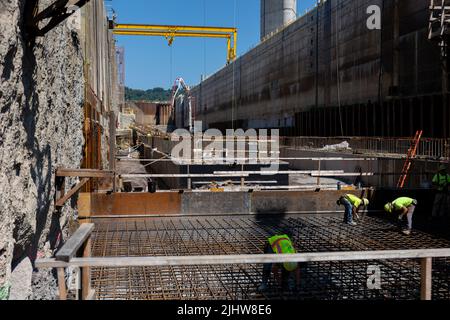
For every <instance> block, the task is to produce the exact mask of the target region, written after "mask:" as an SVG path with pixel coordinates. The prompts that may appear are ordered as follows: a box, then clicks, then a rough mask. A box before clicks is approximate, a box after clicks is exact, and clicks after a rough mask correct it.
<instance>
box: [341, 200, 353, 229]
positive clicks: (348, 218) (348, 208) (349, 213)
mask: <svg viewBox="0 0 450 320" xmlns="http://www.w3.org/2000/svg"><path fill="white" fill-rule="evenodd" d="M341 204H343V205H344V207H345V214H344V222H345V223H352V222H353V205H352V204H351V202H350V201H348V199H346V198H344V197H342V198H341Z"/></svg>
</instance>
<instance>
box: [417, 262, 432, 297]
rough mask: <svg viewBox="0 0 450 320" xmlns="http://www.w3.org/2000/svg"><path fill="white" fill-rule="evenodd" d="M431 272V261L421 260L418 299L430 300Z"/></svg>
mask: <svg viewBox="0 0 450 320" xmlns="http://www.w3.org/2000/svg"><path fill="white" fill-rule="evenodd" d="M432 271H433V259H432V258H423V259H422V260H421V261H420V283H421V289H420V299H421V300H428V301H429V300H431V298H432V295H431V294H432V283H433V280H432Z"/></svg>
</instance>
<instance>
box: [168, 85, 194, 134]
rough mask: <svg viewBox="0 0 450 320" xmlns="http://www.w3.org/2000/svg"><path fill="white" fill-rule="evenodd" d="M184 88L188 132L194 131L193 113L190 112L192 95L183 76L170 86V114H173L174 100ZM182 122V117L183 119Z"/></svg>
mask: <svg viewBox="0 0 450 320" xmlns="http://www.w3.org/2000/svg"><path fill="white" fill-rule="evenodd" d="M183 90H184V92H185V93H186V96H187V101H188V109H189V110H188V112H189V120H188V122H189V132H190V133H192V134H193V133H194V125H193V113H192V97H191V89H190V88H189V86H188V85H187V84H186V82H185V81H184V79H183V78H177V79H176V80H175V83H174V85H173V87H172V99H171V106H172V114H175V101H176V99H177V97H178V96H179V94H180V93H181V92H182V91H183ZM183 122H184V119H183Z"/></svg>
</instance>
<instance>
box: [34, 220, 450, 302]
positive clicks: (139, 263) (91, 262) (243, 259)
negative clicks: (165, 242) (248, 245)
mask: <svg viewBox="0 0 450 320" xmlns="http://www.w3.org/2000/svg"><path fill="white" fill-rule="evenodd" d="M93 228H94V226H93V225H92V224H84V225H82V226H81V228H80V229H78V230H77V232H76V233H75V234H74V235H73V236H72V237H71V238H70V239H69V240H68V241H67V242H66V244H64V246H63V247H62V248H61V250H60V251H59V252H58V253H57V254H56V256H55V258H46V259H38V260H37V261H36V267H37V268H38V269H44V268H56V269H57V271H58V283H59V295H60V299H63V300H64V299H67V287H66V281H65V269H66V268H81V270H82V275H83V279H82V281H81V286H82V287H81V291H82V292H83V294H82V298H83V299H92V298H93V297H94V294H95V293H94V292H93V291H92V290H91V283H90V269H91V268H124V267H162V266H213V265H217V266H218V265H232V264H239V265H250V264H266V263H286V262H298V263H302V262H333V261H336V262H343V261H377V260H379V261H383V260H404V259H420V261H421V264H420V271H421V272H420V279H421V280H420V282H421V299H422V300H431V299H432V271H433V259H434V258H449V257H450V248H448V249H447V248H445V249H419V250H385V251H355V252H309V253H299V254H289V255H282V254H243V255H204V256H153V257H90V234H91V232H92V230H93ZM80 248H81V249H82V254H81V257H80V255H78V256H76V252H79V250H80Z"/></svg>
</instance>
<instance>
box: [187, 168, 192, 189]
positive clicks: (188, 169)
mask: <svg viewBox="0 0 450 320" xmlns="http://www.w3.org/2000/svg"><path fill="white" fill-rule="evenodd" d="M187 173H188V174H191V166H190V165H189V164H188V165H187ZM187 188H188V190H192V179H191V178H190V177H189V178H188V179H187Z"/></svg>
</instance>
